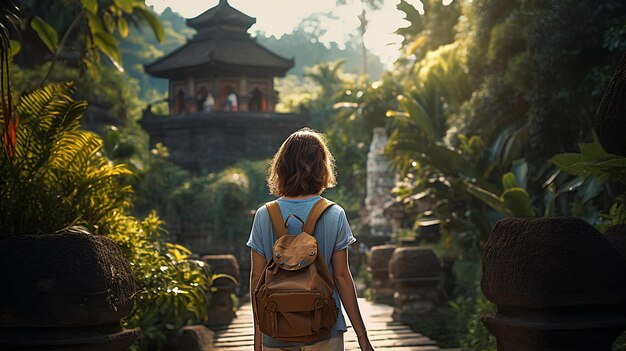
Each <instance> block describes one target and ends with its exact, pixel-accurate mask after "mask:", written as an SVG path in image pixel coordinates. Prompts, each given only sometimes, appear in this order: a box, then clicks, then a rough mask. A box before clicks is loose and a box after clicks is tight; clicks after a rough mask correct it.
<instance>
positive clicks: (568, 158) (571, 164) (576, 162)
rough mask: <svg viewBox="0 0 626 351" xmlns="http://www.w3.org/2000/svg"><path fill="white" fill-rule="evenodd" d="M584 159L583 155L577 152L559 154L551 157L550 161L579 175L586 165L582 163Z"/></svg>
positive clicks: (564, 169)
mask: <svg viewBox="0 0 626 351" xmlns="http://www.w3.org/2000/svg"><path fill="white" fill-rule="evenodd" d="M582 161H583V157H582V155H581V154H576V153H563V154H558V155H555V156H554V157H552V158H551V159H550V162H552V163H554V164H555V165H557V167H559V168H560V169H562V170H563V171H565V172H567V173H569V174H573V175H578V174H580V173H581V172H582V171H583V170H584V167H582V165H581V163H582Z"/></svg>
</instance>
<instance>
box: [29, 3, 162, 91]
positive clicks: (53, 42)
mask: <svg viewBox="0 0 626 351" xmlns="http://www.w3.org/2000/svg"><path fill="white" fill-rule="evenodd" d="M64 3H65V4H64V5H65V6H59V4H58V3H56V2H55V3H50V4H48V3H42V2H36V1H33V0H22V1H21V5H22V6H23V7H25V8H26V9H27V11H26V13H28V14H29V16H28V17H27V18H25V22H26V23H29V24H30V27H31V28H32V30H33V31H34V32H35V33H37V35H38V37H39V39H40V40H41V42H42V43H43V44H44V46H45V48H46V49H47V50H48V51H49V52H50V54H52V58H51V64H50V66H49V67H48V70H47V72H46V74H45V75H44V77H43V78H42V80H41V84H40V85H43V84H44V83H45V82H46V81H47V79H48V75H49V74H50V73H51V72H52V71H53V69H54V65H55V63H56V62H57V60H58V58H59V57H60V55H61V54H62V53H63V51H64V50H67V49H68V48H70V49H72V47H79V48H80V49H79V51H80V52H79V55H78V57H79V62H78V63H77V65H76V66H79V67H81V72H83V70H89V71H93V69H94V68H95V67H96V65H97V63H98V62H99V61H100V54H103V55H105V56H107V57H108V58H109V59H110V60H111V62H112V63H113V65H115V67H117V68H118V69H119V70H120V71H123V68H122V55H121V54H120V51H119V46H118V41H117V39H116V35H118V36H119V37H121V38H126V37H127V36H128V33H129V23H131V24H135V25H139V24H140V23H142V22H145V23H148V24H149V26H150V28H151V29H152V31H153V33H154V35H155V36H156V38H157V40H158V41H159V42H162V41H163V40H164V30H163V27H162V26H161V24H160V22H159V20H158V18H157V16H156V14H155V13H154V12H152V10H150V9H149V8H148V7H147V6H146V4H145V1H143V0H80V2H75V1H64ZM44 18H47V20H46V19H44ZM50 21H53V22H55V23H56V25H57V28H64V29H65V30H64V32H63V35H62V37H61V39H60V40H59V33H58V31H57V30H56V29H55V28H54V27H53V26H52V25H50V24H49V22H50Z"/></svg>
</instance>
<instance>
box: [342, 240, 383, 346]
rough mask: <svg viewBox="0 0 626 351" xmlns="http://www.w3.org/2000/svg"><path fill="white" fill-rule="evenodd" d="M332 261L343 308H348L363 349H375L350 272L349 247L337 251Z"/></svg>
mask: <svg viewBox="0 0 626 351" xmlns="http://www.w3.org/2000/svg"><path fill="white" fill-rule="evenodd" d="M331 262H332V265H333V279H334V280H335V286H336V287H337V292H338V293H339V297H341V303H342V304H343V308H344V309H345V310H346V313H347V314H348V318H350V322H352V327H353V328H354V332H355V333H356V335H357V337H358V341H359V345H360V346H361V350H365V351H370V350H374V348H373V347H372V345H371V344H370V341H369V339H368V337H367V331H366V329H365V323H363V318H362V317H361V311H360V310H359V304H358V302H357V297H356V289H355V287H354V280H352V274H351V273H350V267H349V266H348V249H344V250H339V251H335V253H333V256H332V259H331Z"/></svg>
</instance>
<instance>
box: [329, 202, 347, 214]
mask: <svg viewBox="0 0 626 351" xmlns="http://www.w3.org/2000/svg"><path fill="white" fill-rule="evenodd" d="M325 199H326V200H329V199H327V198H325ZM329 201H332V200H329ZM333 204H334V205H332V206H330V207H329V208H328V209H327V210H326V213H331V214H333V215H335V216H342V215H344V214H345V213H346V211H345V210H344V209H343V207H341V205H339V204H338V203H336V202H334V201H333Z"/></svg>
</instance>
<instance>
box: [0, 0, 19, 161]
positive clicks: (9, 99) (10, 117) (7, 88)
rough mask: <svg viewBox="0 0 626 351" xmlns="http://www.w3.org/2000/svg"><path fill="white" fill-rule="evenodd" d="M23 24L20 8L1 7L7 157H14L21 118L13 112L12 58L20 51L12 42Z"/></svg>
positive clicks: (0, 109)
mask: <svg viewBox="0 0 626 351" xmlns="http://www.w3.org/2000/svg"><path fill="white" fill-rule="evenodd" d="M20 23H21V16H20V11H19V8H18V7H17V6H16V5H15V3H14V2H13V1H12V0H8V1H5V2H3V3H2V5H1V6H0V113H1V115H0V123H2V144H3V146H4V148H3V150H4V152H5V153H6V155H7V157H9V158H11V157H13V154H14V153H15V142H16V133H17V125H18V123H19V117H18V115H17V114H16V113H15V111H14V110H13V94H12V92H11V79H10V77H11V75H10V73H9V63H10V58H11V57H13V56H14V55H15V54H16V53H17V51H19V42H17V41H15V40H11V36H12V35H14V34H15V32H16V31H17V28H18V27H19V25H20Z"/></svg>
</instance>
